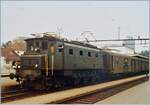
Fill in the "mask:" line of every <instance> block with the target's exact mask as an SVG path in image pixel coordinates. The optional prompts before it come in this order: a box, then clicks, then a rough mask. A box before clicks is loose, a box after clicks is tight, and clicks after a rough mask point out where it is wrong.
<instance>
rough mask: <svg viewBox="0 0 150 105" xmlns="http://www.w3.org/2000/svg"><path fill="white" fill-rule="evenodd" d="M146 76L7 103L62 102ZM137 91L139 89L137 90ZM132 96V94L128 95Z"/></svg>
mask: <svg viewBox="0 0 150 105" xmlns="http://www.w3.org/2000/svg"><path fill="white" fill-rule="evenodd" d="M143 77H145V75H142V76H137V77H130V78H126V79H122V80H115V81H111V82H106V83H101V84H96V85H92V86H85V87H80V88H74V89H68V90H64V91H59V92H54V93H49V94H45V95H39V96H34V97H27V98H24V99H20V100H19V99H18V100H14V101H11V102H6V104H47V103H51V104H52V103H61V102H63V101H65V100H68V99H72V98H75V97H77V96H83V95H85V94H87V93H91V92H94V91H97V90H100V89H104V88H108V87H111V86H115V85H119V84H121V83H126V82H129V81H133V80H137V79H140V78H143ZM136 92H137V91H136ZM128 97H130V96H128Z"/></svg>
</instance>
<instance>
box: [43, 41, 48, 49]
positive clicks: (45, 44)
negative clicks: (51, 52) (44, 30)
mask: <svg viewBox="0 0 150 105" xmlns="http://www.w3.org/2000/svg"><path fill="white" fill-rule="evenodd" d="M47 48H48V45H47V41H43V42H42V49H43V50H47Z"/></svg>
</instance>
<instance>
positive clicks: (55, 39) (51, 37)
mask: <svg viewBox="0 0 150 105" xmlns="http://www.w3.org/2000/svg"><path fill="white" fill-rule="evenodd" d="M29 40H48V41H61V42H65V43H70V44H75V45H79V46H84V47H90V48H94V49H100V48H98V47H97V46H94V45H91V44H88V43H83V42H79V41H68V40H66V39H59V38H56V37H53V36H43V37H35V38H29V39H26V40H25V41H29Z"/></svg>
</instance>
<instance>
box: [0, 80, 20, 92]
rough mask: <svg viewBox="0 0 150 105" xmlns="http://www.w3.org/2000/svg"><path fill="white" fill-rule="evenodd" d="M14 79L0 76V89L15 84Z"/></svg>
mask: <svg viewBox="0 0 150 105" xmlns="http://www.w3.org/2000/svg"><path fill="white" fill-rule="evenodd" d="M17 85H18V83H17V82H16V80H15V79H13V80H11V79H10V78H9V77H1V91H3V90H7V89H9V88H12V87H15V86H17Z"/></svg>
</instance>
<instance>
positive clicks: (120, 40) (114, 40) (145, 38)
mask: <svg viewBox="0 0 150 105" xmlns="http://www.w3.org/2000/svg"><path fill="white" fill-rule="evenodd" d="M142 40H145V41H146V40H150V39H149V38H140V39H139V38H137V39H107V40H88V42H104V41H142ZM80 42H86V41H80Z"/></svg>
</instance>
